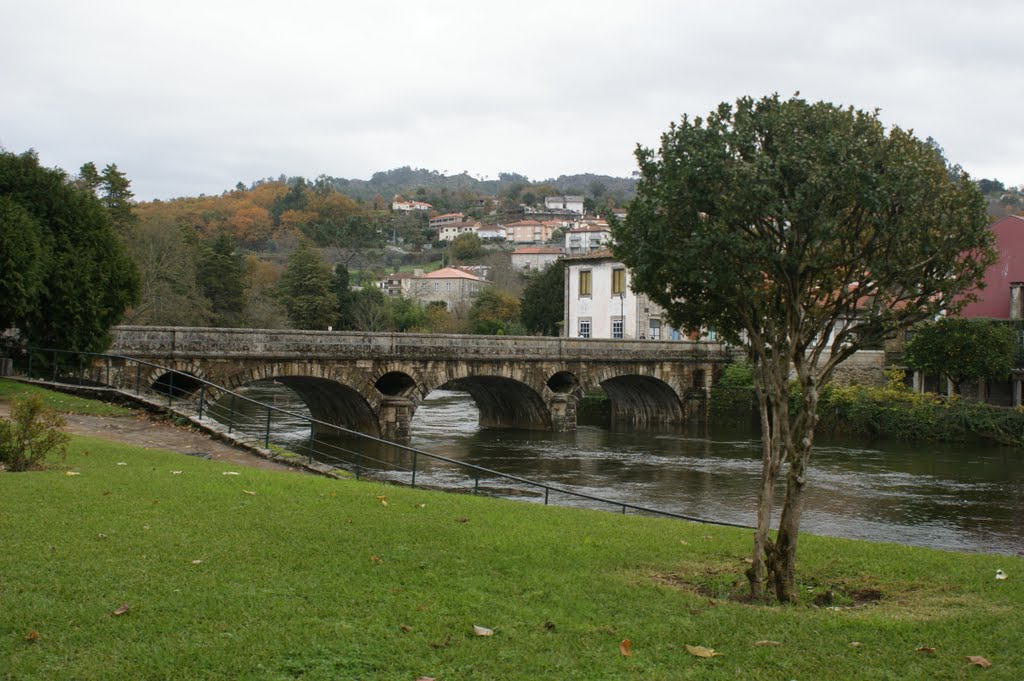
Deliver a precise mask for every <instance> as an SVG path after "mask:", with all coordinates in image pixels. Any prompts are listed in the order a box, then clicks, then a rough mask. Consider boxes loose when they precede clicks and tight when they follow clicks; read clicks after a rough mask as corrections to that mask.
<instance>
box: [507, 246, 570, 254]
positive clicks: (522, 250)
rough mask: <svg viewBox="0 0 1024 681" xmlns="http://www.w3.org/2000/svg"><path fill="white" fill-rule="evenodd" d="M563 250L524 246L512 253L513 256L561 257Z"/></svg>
mask: <svg viewBox="0 0 1024 681" xmlns="http://www.w3.org/2000/svg"><path fill="white" fill-rule="evenodd" d="M561 254H562V249H561V248H553V247H550V246H523V247H522V248H517V249H516V250H514V251H512V255H561Z"/></svg>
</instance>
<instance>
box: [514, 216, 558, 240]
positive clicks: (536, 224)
mask: <svg viewBox="0 0 1024 681" xmlns="http://www.w3.org/2000/svg"><path fill="white" fill-rule="evenodd" d="M554 230H555V228H554V227H551V226H550V225H545V224H544V223H543V222H540V221H539V220H520V221H519V222H513V223H512V224H510V225H506V226H505V233H506V235H507V239H508V240H509V241H511V242H513V243H517V244H542V243H544V242H546V241H548V240H550V239H551V234H552V232H554Z"/></svg>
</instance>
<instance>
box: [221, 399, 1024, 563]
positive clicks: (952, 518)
mask: <svg viewBox="0 0 1024 681" xmlns="http://www.w3.org/2000/svg"><path fill="white" fill-rule="evenodd" d="M246 390H247V392H248V394H249V395H250V396H252V397H253V398H255V399H259V400H264V401H271V402H273V403H275V404H277V405H279V406H281V407H282V408H287V409H290V410H293V411H296V412H305V413H308V411H306V410H305V407H304V405H302V403H301V401H300V400H299V399H298V397H297V396H296V395H295V394H294V393H292V392H291V391H290V390H288V389H287V388H285V387H283V386H279V385H276V384H273V383H270V382H260V383H257V384H253V385H252V386H250V387H249V388H247V389H246ZM477 419H478V412H477V409H476V406H475V405H474V403H473V400H472V398H470V397H469V396H468V395H467V394H465V393H457V392H449V391H435V392H434V393H432V394H431V395H430V396H429V397H428V399H427V400H426V401H425V402H424V403H423V404H422V405H421V406H420V408H419V410H418V411H417V413H416V416H415V418H414V419H413V425H412V431H413V440H412V442H411V446H412V447H415V448H418V449H422V450H426V451H429V452H432V453H435V454H440V455H443V456H446V457H449V458H451V459H455V460H458V461H463V462H466V463H472V464H476V465H478V466H483V467H485V468H489V469H493V470H497V471H501V472H504V473H511V474H514V475H520V476H522V477H525V478H531V479H535V480H540V481H543V482H546V483H548V484H551V485H554V486H559V487H565V488H568V489H572V490H575V491H579V492H584V493H588V494H593V495H596V496H601V497H605V498H611V499H615V500H620V501H624V502H628V503H634V504H639V505H644V506H650V507H654V508H661V509H665V510H671V511H675V512H677V513H683V514H686V515H692V516H700V517H704V518H709V519H714V520H720V521H727V522H733V523H744V524H752V523H753V521H754V512H753V510H754V504H755V501H756V490H757V486H758V478H759V475H760V442H759V440H758V439H757V434H756V433H751V432H746V431H730V430H722V429H716V430H715V432H714V433H712V434H711V435H710V436H700V435H698V434H693V433H687V432H661V433H644V432H632V431H612V430H608V429H604V428H599V427H595V426H582V427H580V429H579V430H577V431H576V432H575V433H544V432H536V431H510V430H484V429H480V428H479V427H478V426H477ZM265 420H266V414H265V412H263V414H262V415H260V414H254V415H253V417H252V419H251V423H249V424H242V425H240V426H239V427H240V428H255V429H256V432H261V429H262V428H265V425H266V424H265ZM272 429H273V431H274V433H275V439H276V441H278V442H279V443H280V444H283V445H284V446H290V447H292V448H295V449H296V450H298V449H300V448H302V447H305V446H306V445H307V443H308V441H309V437H308V436H309V427H308V425H306V424H305V423H304V422H302V421H301V420H296V419H288V418H287V417H278V416H275V417H274V419H273V424H272ZM333 444H334V446H336V447H351V443H346V442H345V441H338V442H334V443H333ZM360 450H361V451H366V450H365V448H362V447H361V448H360ZM334 454H335V455H338V454H339V453H338V452H337V451H335V452H334ZM372 456H374V458H377V459H378V461H380V462H381V463H380V464H379V466H381V467H382V468H385V469H389V471H388V472H386V473H384V475H385V476H390V477H393V478H395V479H401V480H405V481H408V479H409V478H408V475H409V474H408V473H407V472H405V470H404V469H406V468H408V460H407V458H406V457H405V456H404V455H400V454H399V453H398V452H396V451H394V449H393V448H390V447H387V446H382V447H378V448H375V449H374V451H373V452H372ZM417 484H422V485H426V486H437V487H455V488H458V489H464V490H469V489H472V488H473V486H474V485H480V486H481V487H482V488H486V489H487V490H489V491H496V488H500V489H498V490H497V491H500V492H502V493H503V494H505V495H508V496H513V497H518V498H523V499H534V500H535V499H537V498H538V496H541V495H542V494H543V493H542V492H538V491H537V490H535V489H529V488H525V487H522V486H518V485H510V484H509V483H508V482H505V481H500V480H498V479H491V480H488V479H486V478H482V479H480V480H474V479H473V478H469V477H467V476H466V474H465V473H464V472H463V470H462V469H459V468H458V467H455V466H451V465H448V464H445V463H443V462H429V461H423V460H422V459H420V461H419V462H418V465H417ZM781 492H782V486H781V484H780V486H779V493H780V494H781ZM559 503H562V502H561V500H560V501H559ZM1022 512H1024V453H1022V452H1020V451H1019V450H1016V449H998V448H981V447H970V446H963V445H938V444H921V445H912V444H908V443H900V442H886V443H882V444H879V443H872V444H870V445H866V444H865V443H863V442H857V441H849V440H841V439H832V440H819V443H818V445H817V446H816V447H815V451H814V455H813V458H812V468H811V472H810V484H809V486H808V493H807V500H806V505H805V513H804V521H803V528H804V529H806V530H807V531H810V532H815V533H819V534H826V535H832V536H841V537H852V538H862V539H871V540H875V541H890V542H898V543H904V544H912V545H918V546H930V547H935V548H944V549H956V550H966V551H980V552H998V553H1020V554H1024V530H1022V528H1021V526H1020V518H1021V517H1022Z"/></svg>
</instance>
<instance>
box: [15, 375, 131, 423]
mask: <svg viewBox="0 0 1024 681" xmlns="http://www.w3.org/2000/svg"><path fill="white" fill-rule="evenodd" d="M25 395H39V396H41V397H42V398H43V403H44V404H45V405H46V406H47V407H49V408H50V409H53V410H54V411H59V412H61V413H63V414H89V415H93V416H129V415H131V414H133V413H134V412H133V411H132V410H131V409H126V408H124V407H119V406H117V405H114V404H107V403H106V402H100V401H98V400H90V399H87V398H84V397H78V396H76V395H67V394H65V393H60V392H56V391H53V390H47V389H46V388H40V387H39V386H35V385H30V384H27V383H19V382H18V381H12V380H10V379H6V378H0V400H4V401H10V400H13V399H15V398H18V397H24V396H25Z"/></svg>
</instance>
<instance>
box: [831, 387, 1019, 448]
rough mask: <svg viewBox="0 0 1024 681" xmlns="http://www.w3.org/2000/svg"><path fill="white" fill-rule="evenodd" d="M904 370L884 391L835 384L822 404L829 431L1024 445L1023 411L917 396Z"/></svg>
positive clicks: (953, 398)
mask: <svg viewBox="0 0 1024 681" xmlns="http://www.w3.org/2000/svg"><path fill="white" fill-rule="evenodd" d="M902 373H903V372H902V371H899V370H896V371H894V372H891V374H890V379H891V380H890V382H889V384H888V385H887V386H885V387H873V386H862V385H850V386H838V385H830V386H828V388H826V389H825V390H824V391H823V393H822V396H821V402H819V404H818V414H819V417H820V428H821V429H822V431H824V432H832V433H843V434H847V435H856V436H860V437H869V438H894V439H900V440H916V441H922V442H928V441H933V442H981V443H985V444H997V445H1011V446H1015V447H1022V446H1024V410H1021V409H1011V408H1008V407H996V406H992V405H989V404H985V403H984V402H975V401H971V400H964V399H960V398H959V397H956V396H954V397H950V398H946V397H941V396H938V395H935V394H934V393H917V392H914V391H912V390H910V389H909V388H907V387H906V386H905V385H904V383H903V380H902V379H903V376H902Z"/></svg>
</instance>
